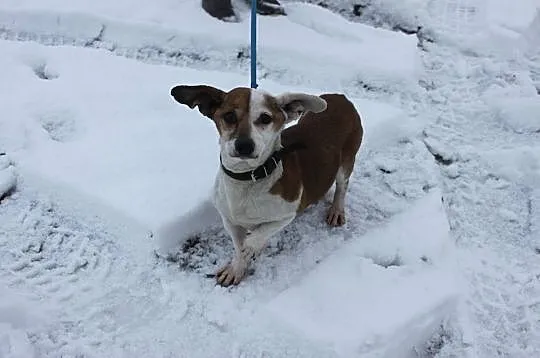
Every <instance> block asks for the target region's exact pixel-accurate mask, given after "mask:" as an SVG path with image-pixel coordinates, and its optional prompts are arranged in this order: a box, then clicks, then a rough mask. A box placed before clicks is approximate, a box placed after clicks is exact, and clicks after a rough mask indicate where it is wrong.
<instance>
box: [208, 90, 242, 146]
mask: <svg viewBox="0 0 540 358" xmlns="http://www.w3.org/2000/svg"><path fill="white" fill-rule="evenodd" d="M250 96H251V90H250V89H249V88H245V87H238V88H235V89H233V90H232V91H230V92H228V93H227V94H226V95H225V97H224V99H223V103H222V104H221V106H220V107H219V108H218V109H217V110H216V112H215V113H214V116H213V118H212V119H213V120H214V122H215V123H216V126H217V127H218V130H219V133H220V135H225V134H227V137H228V138H232V137H239V136H249V134H250V132H251V126H250V123H249V100H250ZM229 112H233V113H234V114H235V116H236V118H237V121H236V123H234V124H229V123H227V122H225V120H224V116H225V115H226V114H227V113H229Z"/></svg>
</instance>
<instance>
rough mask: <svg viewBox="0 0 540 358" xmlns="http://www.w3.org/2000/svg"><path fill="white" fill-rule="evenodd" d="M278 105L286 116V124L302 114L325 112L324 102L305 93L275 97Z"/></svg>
mask: <svg viewBox="0 0 540 358" xmlns="http://www.w3.org/2000/svg"><path fill="white" fill-rule="evenodd" d="M276 100H277V103H278V105H279V106H280V107H281V109H283V110H284V111H285V113H286V114H287V120H286V123H288V122H292V121H295V120H297V119H298V118H300V116H301V115H302V113H304V112H308V111H310V112H314V113H319V112H323V111H324V110H326V101H325V100H324V99H322V98H321V97H319V96H313V95H310V94H305V93H283V94H281V95H279V96H277V97H276Z"/></svg>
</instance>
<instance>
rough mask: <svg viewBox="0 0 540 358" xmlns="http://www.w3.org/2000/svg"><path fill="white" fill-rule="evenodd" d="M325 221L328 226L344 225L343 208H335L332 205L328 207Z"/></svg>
mask: <svg viewBox="0 0 540 358" xmlns="http://www.w3.org/2000/svg"><path fill="white" fill-rule="evenodd" d="M326 223H327V224H328V225H330V226H342V225H345V210H343V209H338V208H335V207H334V206H333V205H332V206H331V207H330V208H329V209H328V215H327V216H326Z"/></svg>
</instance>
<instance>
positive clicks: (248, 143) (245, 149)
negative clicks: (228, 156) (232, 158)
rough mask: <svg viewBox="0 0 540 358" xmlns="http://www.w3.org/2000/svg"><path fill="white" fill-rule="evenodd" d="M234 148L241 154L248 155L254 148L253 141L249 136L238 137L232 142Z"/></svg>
mask: <svg viewBox="0 0 540 358" xmlns="http://www.w3.org/2000/svg"><path fill="white" fill-rule="evenodd" d="M234 149H235V150H236V152H237V153H238V154H240V155H242V156H248V155H251V154H252V153H253V151H254V150H255V142H254V141H253V140H252V139H251V138H249V137H240V138H238V139H237V140H236V141H235V142H234Z"/></svg>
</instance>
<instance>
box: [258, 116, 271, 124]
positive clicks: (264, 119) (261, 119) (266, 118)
mask: <svg viewBox="0 0 540 358" xmlns="http://www.w3.org/2000/svg"><path fill="white" fill-rule="evenodd" d="M259 122H260V123H262V124H270V123H271V122H272V117H270V115H268V114H266V113H263V114H261V115H260V116H259Z"/></svg>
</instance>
